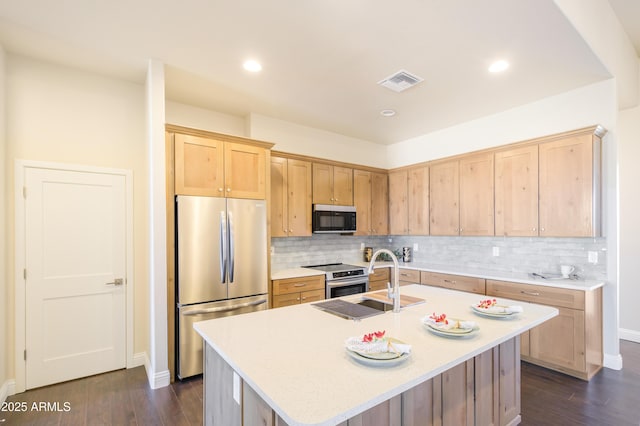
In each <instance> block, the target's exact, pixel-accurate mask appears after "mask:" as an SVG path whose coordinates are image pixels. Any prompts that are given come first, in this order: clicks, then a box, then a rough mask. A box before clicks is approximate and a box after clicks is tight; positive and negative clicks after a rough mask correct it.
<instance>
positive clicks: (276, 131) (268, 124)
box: [248, 114, 387, 168]
mask: <svg viewBox="0 0 640 426" xmlns="http://www.w3.org/2000/svg"><path fill="white" fill-rule="evenodd" d="M248 126H249V133H248V136H249V137H251V138H254V139H260V140H264V141H268V142H274V143H275V144H276V145H275V146H274V147H273V149H274V150H276V151H284V152H290V153H294V154H300V155H309V156H312V157H319V158H330V159H333V160H336V161H343V162H345V163H353V164H362V165H368V166H372V167H381V168H385V167H386V166H385V165H386V163H387V160H386V157H385V147H384V146H381V145H378V144H374V143H372V142H369V141H365V140H362V139H354V138H350V137H348V136H343V135H339V134H337V133H332V132H328V131H326V130H319V129H314V128H311V127H307V126H301V125H299V124H294V123H290V122H287V121H282V120H277V119H275V118H271V117H266V116H264V115H259V114H251V115H250V117H249V120H248Z"/></svg>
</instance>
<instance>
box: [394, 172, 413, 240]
mask: <svg viewBox="0 0 640 426" xmlns="http://www.w3.org/2000/svg"><path fill="white" fill-rule="evenodd" d="M407 179H408V173H407V171H406V170H402V171H397V172H391V173H389V233H390V234H391V235H403V234H406V233H408V232H409V222H408V218H409V214H408V211H407V198H408V197H407V191H408V186H407Z"/></svg>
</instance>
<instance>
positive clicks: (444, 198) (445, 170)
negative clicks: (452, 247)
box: [429, 160, 460, 235]
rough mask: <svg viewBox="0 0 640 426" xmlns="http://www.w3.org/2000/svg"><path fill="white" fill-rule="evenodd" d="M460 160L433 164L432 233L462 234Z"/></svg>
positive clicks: (430, 212)
mask: <svg viewBox="0 0 640 426" xmlns="http://www.w3.org/2000/svg"><path fill="white" fill-rule="evenodd" d="M459 168H460V167H459V163H458V160H454V161H446V162H441V163H437V164H433V165H431V167H430V170H429V174H430V178H429V217H430V221H431V226H430V233H431V235H459V234H460V204H459V203H460V183H459V179H460V173H459Z"/></svg>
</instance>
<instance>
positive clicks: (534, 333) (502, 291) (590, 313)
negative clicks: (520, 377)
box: [486, 280, 603, 380]
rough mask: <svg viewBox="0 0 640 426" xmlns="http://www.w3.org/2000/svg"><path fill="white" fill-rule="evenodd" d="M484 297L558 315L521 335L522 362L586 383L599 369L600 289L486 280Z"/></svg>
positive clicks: (600, 344) (600, 340)
mask: <svg viewBox="0 0 640 426" xmlns="http://www.w3.org/2000/svg"><path fill="white" fill-rule="evenodd" d="M486 286H487V296H491V297H501V298H505V299H512V300H522V301H525V302H532V303H537V304H541V305H549V306H553V307H555V308H557V309H558V311H559V315H558V316H556V317H554V318H552V319H550V320H549V321H546V322H544V323H543V324H541V325H539V326H538V327H535V328H532V329H531V330H530V331H529V333H528V335H525V334H523V335H522V336H521V355H522V359H523V360H525V361H528V362H531V363H533V364H537V365H541V366H543V367H547V368H550V369H553V370H557V371H560V372H563V373H566V374H570V375H572V376H575V377H579V378H581V379H585V380H589V379H591V377H592V376H593V375H594V374H596V373H597V372H598V371H599V370H600V369H601V368H602V362H603V351H602V288H598V289H596V290H592V291H582V290H571V289H563V288H556V287H548V286H538V285H532V284H520V283H513V282H506V281H495V280H487V283H486Z"/></svg>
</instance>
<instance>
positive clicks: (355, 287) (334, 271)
mask: <svg viewBox="0 0 640 426" xmlns="http://www.w3.org/2000/svg"><path fill="white" fill-rule="evenodd" d="M305 268H310V269H315V270H318V271H322V272H324V273H325V290H326V295H325V297H326V298H327V299H332V298H334V297H342V296H348V295H350V294H357V293H366V292H368V291H369V275H368V274H367V268H365V267H363V266H356V265H348V264H346V263H329V264H327V265H310V266H305Z"/></svg>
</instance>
